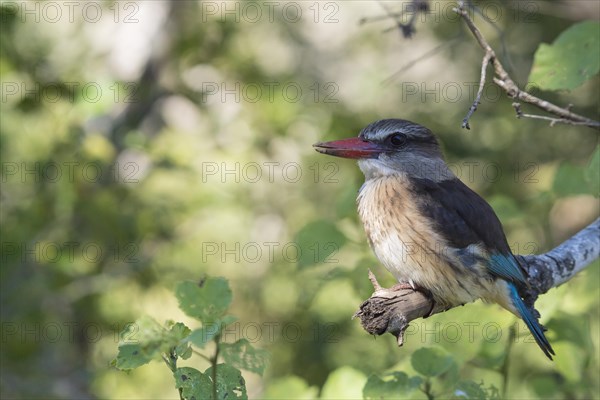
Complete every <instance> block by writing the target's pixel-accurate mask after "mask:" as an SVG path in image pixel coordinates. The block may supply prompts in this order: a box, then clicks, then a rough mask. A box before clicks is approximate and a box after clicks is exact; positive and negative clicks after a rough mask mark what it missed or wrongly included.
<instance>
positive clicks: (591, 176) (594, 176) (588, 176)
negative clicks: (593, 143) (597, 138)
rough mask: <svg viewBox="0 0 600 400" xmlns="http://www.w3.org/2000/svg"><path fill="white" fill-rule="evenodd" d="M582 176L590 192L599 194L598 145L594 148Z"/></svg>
mask: <svg viewBox="0 0 600 400" xmlns="http://www.w3.org/2000/svg"><path fill="white" fill-rule="evenodd" d="M584 177H585V180H586V181H587V183H588V188H589V191H590V193H592V194H593V195H594V196H596V197H598V196H600V147H597V148H596V152H595V153H594V155H593V156H592V158H591V160H590V163H589V164H588V166H587V169H586V170H585V172H584Z"/></svg>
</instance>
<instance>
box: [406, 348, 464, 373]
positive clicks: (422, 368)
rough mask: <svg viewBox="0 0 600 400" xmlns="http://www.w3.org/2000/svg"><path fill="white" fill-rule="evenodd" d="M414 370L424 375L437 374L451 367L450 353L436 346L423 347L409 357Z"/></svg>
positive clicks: (452, 361)
mask: <svg viewBox="0 0 600 400" xmlns="http://www.w3.org/2000/svg"><path fill="white" fill-rule="evenodd" d="M410 361H411V364H412V366H413V368H414V369H415V371H417V372H418V373H419V374H421V375H424V376H438V375H441V374H443V373H444V372H446V371H447V370H449V369H450V367H452V364H453V363H454V360H453V358H452V356H451V355H449V354H448V353H446V351H444V350H443V349H441V348H438V347H423V348H421V349H419V350H417V351H415V352H414V353H413V354H412V357H411V359H410Z"/></svg>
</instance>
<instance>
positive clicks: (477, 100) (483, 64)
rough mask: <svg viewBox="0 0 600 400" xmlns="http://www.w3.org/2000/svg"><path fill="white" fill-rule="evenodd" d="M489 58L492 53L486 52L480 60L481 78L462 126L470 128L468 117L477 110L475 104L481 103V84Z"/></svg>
mask: <svg viewBox="0 0 600 400" xmlns="http://www.w3.org/2000/svg"><path fill="white" fill-rule="evenodd" d="M491 59H492V54H490V53H487V52H486V53H485V56H483V61H482V62H481V78H480V79H479V89H477V96H475V101H474V102H473V104H471V107H470V108H469V112H468V113H467V116H466V117H465V118H464V119H463V122H462V127H463V128H467V129H471V126H470V125H469V119H470V118H471V115H473V113H474V112H475V111H477V106H478V105H479V104H480V103H481V94H482V93H483V86H484V85H485V74H486V70H487V66H488V65H489V63H490V60H491Z"/></svg>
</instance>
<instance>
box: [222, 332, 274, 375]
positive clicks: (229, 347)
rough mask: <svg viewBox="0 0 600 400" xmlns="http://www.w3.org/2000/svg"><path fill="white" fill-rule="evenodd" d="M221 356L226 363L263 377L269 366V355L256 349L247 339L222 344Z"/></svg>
mask: <svg viewBox="0 0 600 400" xmlns="http://www.w3.org/2000/svg"><path fill="white" fill-rule="evenodd" d="M221 355H222V356H223V359H224V360H225V362H226V363H228V364H231V365H232V366H234V367H237V368H241V369H245V370H246V371H250V372H255V373H257V374H259V375H262V374H263V372H264V370H265V367H266V365H267V359H268V356H269V353H268V352H267V351H266V350H263V349H255V348H254V347H253V346H252V345H251V344H250V342H248V340H246V339H240V340H238V341H237V342H235V343H222V344H221Z"/></svg>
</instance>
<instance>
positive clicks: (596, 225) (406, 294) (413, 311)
mask: <svg viewBox="0 0 600 400" xmlns="http://www.w3.org/2000/svg"><path fill="white" fill-rule="evenodd" d="M599 257H600V218H598V219H596V220H595V221H594V222H592V223H591V224H590V225H588V226H587V227H586V228H584V229H583V230H581V231H580V232H578V233H577V234H576V235H574V236H573V237H571V238H570V239H568V240H566V241H565V242H564V243H562V244H561V245H559V246H558V247H556V248H554V249H553V250H551V251H549V252H547V253H545V254H541V255H531V256H517V258H518V259H519V261H520V262H521V265H522V266H523V268H524V269H525V272H526V273H527V276H528V282H529V284H530V288H529V289H527V291H526V292H524V293H521V294H522V295H523V297H524V299H525V302H526V303H527V305H528V306H529V307H531V308H532V309H533V304H534V302H535V300H536V299H537V297H538V296H539V295H540V294H543V293H546V292H547V291H548V290H550V289H551V288H553V287H556V286H559V285H562V284H563V283H565V282H567V281H568V280H570V279H571V278H572V277H573V276H575V274H577V273H578V272H580V271H581V270H583V269H584V268H585V267H587V266H588V265H589V264H590V263H592V261H594V260H596V259H597V258H599ZM369 279H371V282H372V283H373V287H374V288H375V292H374V293H373V294H372V295H371V297H370V298H369V299H368V300H366V301H365V302H364V303H363V304H361V306H360V310H359V311H357V312H356V314H355V315H354V316H355V317H359V318H360V320H361V324H362V326H363V328H364V329H365V330H366V331H367V332H368V333H370V334H372V335H383V334H384V333H386V332H389V333H391V334H393V335H394V336H396V338H397V341H398V345H399V346H402V344H403V343H404V338H403V335H404V331H405V330H406V328H408V324H409V323H410V322H411V321H413V320H415V319H417V318H420V317H423V318H425V317H428V316H430V315H433V314H437V313H439V312H442V311H446V310H447V309H444V308H443V307H440V306H439V305H435V304H432V301H431V300H430V299H429V298H428V297H427V296H425V295H424V294H423V293H421V292H418V291H415V290H413V289H410V288H406V287H405V286H402V287H401V286H399V285H396V286H394V287H393V288H390V289H385V288H382V287H381V286H380V285H379V283H378V282H377V280H376V279H375V277H374V276H373V274H372V273H371V272H370V271H369ZM432 307H433V309H432ZM534 315H537V313H534Z"/></svg>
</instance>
